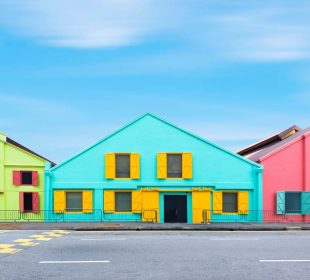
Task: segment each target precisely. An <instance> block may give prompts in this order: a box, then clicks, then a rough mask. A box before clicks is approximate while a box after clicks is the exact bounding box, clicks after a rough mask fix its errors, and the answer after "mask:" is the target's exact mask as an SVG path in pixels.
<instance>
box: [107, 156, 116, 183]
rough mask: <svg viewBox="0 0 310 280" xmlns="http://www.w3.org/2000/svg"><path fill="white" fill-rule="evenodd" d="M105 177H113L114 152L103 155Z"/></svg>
mask: <svg viewBox="0 0 310 280" xmlns="http://www.w3.org/2000/svg"><path fill="white" fill-rule="evenodd" d="M105 177H106V179H114V178H115V154H106V155H105Z"/></svg>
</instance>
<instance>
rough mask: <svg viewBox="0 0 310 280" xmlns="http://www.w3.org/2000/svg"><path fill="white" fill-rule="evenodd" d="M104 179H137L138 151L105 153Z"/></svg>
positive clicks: (138, 170)
mask: <svg viewBox="0 0 310 280" xmlns="http://www.w3.org/2000/svg"><path fill="white" fill-rule="evenodd" d="M105 178H106V179H139V178H140V155H139V154H138V153H121V152H119V153H107V154H105Z"/></svg>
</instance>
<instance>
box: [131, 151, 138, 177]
mask: <svg viewBox="0 0 310 280" xmlns="http://www.w3.org/2000/svg"><path fill="white" fill-rule="evenodd" d="M130 178H131V179H139V178H140V155H139V154H136V153H131V154H130Z"/></svg>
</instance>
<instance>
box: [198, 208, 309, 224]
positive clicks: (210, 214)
mask: <svg viewBox="0 0 310 280" xmlns="http://www.w3.org/2000/svg"><path fill="white" fill-rule="evenodd" d="M202 220H203V222H204V223H207V222H226V223H258V222H263V223H309V222H310V215H302V214H300V213H284V214H277V213H276V212H275V211H273V210H249V211H238V212H236V213H225V212H222V211H214V210H203V211H202Z"/></svg>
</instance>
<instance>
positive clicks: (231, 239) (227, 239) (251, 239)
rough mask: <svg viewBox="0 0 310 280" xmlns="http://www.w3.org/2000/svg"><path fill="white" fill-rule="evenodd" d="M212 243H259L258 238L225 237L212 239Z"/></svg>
mask: <svg viewBox="0 0 310 280" xmlns="http://www.w3.org/2000/svg"><path fill="white" fill-rule="evenodd" d="M210 240H212V241H258V240H259V239H258V238H241V237H240V238H225V237H210Z"/></svg>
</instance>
